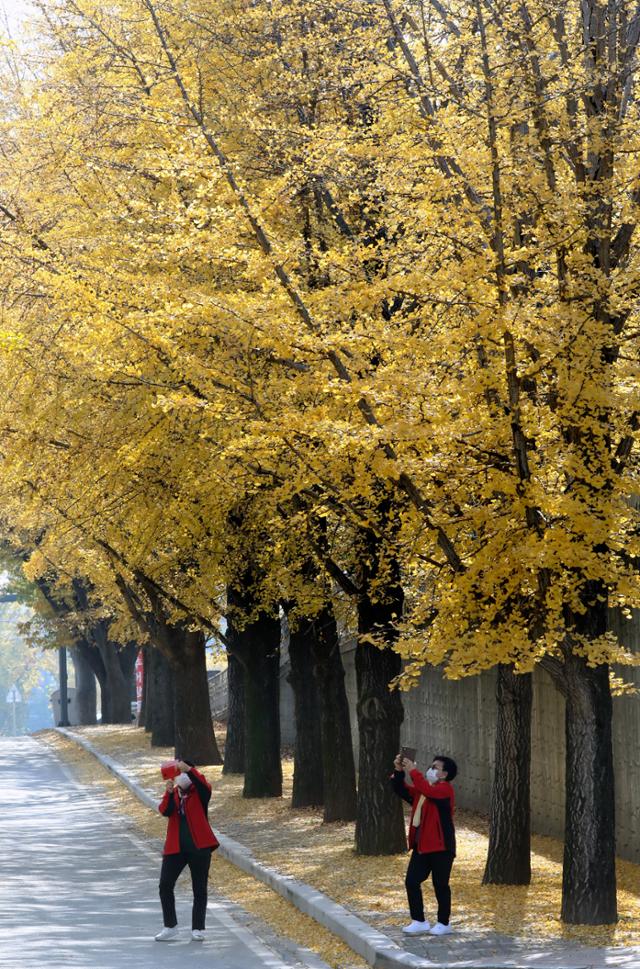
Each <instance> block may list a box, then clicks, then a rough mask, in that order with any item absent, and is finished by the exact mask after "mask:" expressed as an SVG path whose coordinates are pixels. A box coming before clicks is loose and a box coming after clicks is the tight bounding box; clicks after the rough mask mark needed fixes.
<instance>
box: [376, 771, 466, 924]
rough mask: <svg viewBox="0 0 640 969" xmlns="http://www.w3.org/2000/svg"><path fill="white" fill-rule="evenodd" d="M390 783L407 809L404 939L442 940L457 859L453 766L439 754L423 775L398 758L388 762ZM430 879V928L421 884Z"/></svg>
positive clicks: (447, 920) (448, 912)
mask: <svg viewBox="0 0 640 969" xmlns="http://www.w3.org/2000/svg"><path fill="white" fill-rule="evenodd" d="M393 767H394V771H393V774H392V777H391V784H392V786H393V789H394V791H395V792H396V794H397V795H398V796H399V797H401V798H402V799H403V800H404V801H407V802H408V803H409V804H410V805H411V816H410V819H409V849H410V850H411V859H410V861H409V867H408V868H407V875H406V879H405V887H406V890H407V899H408V902H409V912H410V914H411V922H410V924H409V925H406V926H405V927H404V928H403V930H402V931H403V932H405V933H406V934H407V935H420V934H421V933H424V932H428V933H429V934H430V935H447V934H448V933H449V932H451V926H450V925H449V918H450V915H451V889H450V888H449V877H450V875H451V867H452V865H453V859H454V858H455V855H456V833H455V827H454V823H453V812H454V792H453V787H452V785H451V781H452V780H453V779H454V777H455V776H456V774H457V773H458V768H457V767H456V764H455V761H453V760H451V758H450V757H443V756H441V755H440V754H438V755H437V756H436V757H434V759H433V762H432V764H431V767H430V768H429V770H428V771H427V772H426V774H422V772H421V771H419V770H418V769H417V766H416V764H415V762H414V761H413V760H410V759H409V758H408V757H404V756H403V755H402V754H398V756H397V757H396V759H395V760H394V762H393ZM429 875H431V878H432V881H433V888H434V892H435V896H436V901H437V903H438V920H437V922H436V923H435V925H434V926H431V925H430V924H429V922H427V921H426V920H425V917H424V901H423V897H422V883H423V882H424V881H425V880H426V879H427V878H428V877H429Z"/></svg>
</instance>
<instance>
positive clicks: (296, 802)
mask: <svg viewBox="0 0 640 969" xmlns="http://www.w3.org/2000/svg"><path fill="white" fill-rule="evenodd" d="M287 627H288V631H289V660H290V663H291V672H290V673H289V677H288V680H289V683H290V684H291V688H292V690H293V702H294V717H295V730H296V734H295V744H294V748H293V793H292V797H291V807H317V806H319V805H320V804H322V803H323V800H324V794H323V787H324V785H323V769H322V768H323V761H322V737H321V732H320V706H319V702H318V690H317V686H316V679H315V675H314V670H313V666H314V663H313V639H314V630H313V623H312V621H311V620H309V619H307V618H304V617H303V618H301V619H299V620H298V622H297V624H296V625H295V626H294V628H293V629H292V628H291V627H289V625H288V622H287Z"/></svg>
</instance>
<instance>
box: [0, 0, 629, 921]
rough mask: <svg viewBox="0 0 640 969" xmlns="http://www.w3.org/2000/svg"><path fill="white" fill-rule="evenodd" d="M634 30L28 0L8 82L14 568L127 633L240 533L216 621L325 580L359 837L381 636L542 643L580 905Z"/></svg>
mask: <svg viewBox="0 0 640 969" xmlns="http://www.w3.org/2000/svg"><path fill="white" fill-rule="evenodd" d="M43 27H44V25H43ZM639 32H640V21H639V20H638V17H637V15H636V14H635V12H634V11H632V10H631V8H629V7H628V5H627V4H625V3H620V4H609V5H608V6H606V7H605V6H603V5H601V4H598V3H596V2H595V0H590V2H589V3H586V4H584V5H582V7H581V8H580V9H579V10H578V9H576V10H575V11H567V10H565V9H564V7H561V6H560V5H559V4H555V3H549V2H546V0H539V2H538V0H536V2H535V3H534V2H530V3H527V2H526V0H507V2H505V3H503V4H501V5H500V6H499V7H498V8H496V7H495V6H494V4H493V3H490V2H488V0H475V2H473V3H462V2H461V3H453V4H449V5H447V7H446V8H445V7H443V6H442V5H441V4H440V3H439V2H438V0H429V2H427V0H395V2H394V0H383V2H381V3H379V4H370V3H363V2H359V0H344V2H342V3H340V4H333V3H331V2H330V3H327V4H324V5H323V7H322V10H320V11H319V10H318V9H317V5H314V4H310V3H308V2H307V0H291V2H287V3H280V2H275V3H271V4H269V5H266V4H251V5H250V4H246V3H241V2H237V3H225V4H222V5H217V4H214V5H213V6H212V5H211V4H210V3H207V4H204V3H202V2H198V0H180V2H177V0H167V2H163V3H161V4H160V3H159V4H156V3H154V2H153V0H121V2H119V3H116V4H114V5H110V7H109V8H108V9H106V8H104V9H103V8H98V7H97V5H95V4H93V3H89V2H87V0H60V2H57V3H54V4H52V5H50V7H49V8H48V10H47V25H46V29H43V32H42V40H41V43H40V47H39V51H38V55H37V80H36V81H35V82H33V81H31V82H30V81H29V80H28V79H26V80H25V81H24V83H23V84H21V85H19V86H17V85H16V84H15V82H14V81H12V80H11V79H9V78H7V79H5V80H4V82H3V83H4V84H5V85H6V86H7V88H8V90H9V92H10V98H9V97H8V98H5V101H7V102H8V103H10V104H11V108H10V110H8V111H7V114H6V120H5V127H6V133H7V142H6V149H5V154H4V157H3V160H2V161H1V162H0V166H1V168H2V173H1V179H2V192H3V202H2V205H3V208H2V218H3V236H2V241H3V250H2V253H3V262H2V279H3V292H4V293H5V294H6V295H5V302H4V306H5V315H4V323H3V325H4V333H3V348H2V368H3V373H4V375H5V383H6V386H7V387H8V390H9V392H8V394H7V395H6V399H5V400H4V401H3V405H2V412H1V415H0V423H1V428H2V435H1V438H0V441H1V448H2V469H1V471H0V475H1V480H2V485H3V489H4V491H5V492H6V493H7V495H8V500H7V504H6V506H5V510H4V515H5V517H6V519H7V522H12V523H13V526H16V525H17V526H18V527H19V528H21V529H22V530H24V531H27V532H28V533H29V534H31V535H36V536H38V539H39V541H38V553H37V555H36V556H35V557H34V560H33V562H32V566H31V567H32V569H33V574H35V573H37V571H38V569H40V568H42V569H45V568H46V567H47V560H50V561H54V562H55V563H56V566H57V568H59V569H62V570H66V571H67V572H69V573H70V574H75V573H80V574H83V575H85V576H89V577H90V579H91V583H92V585H93V586H94V587H95V588H97V589H98V590H99V594H100V598H101V601H103V602H104V603H105V604H107V605H108V606H109V607H110V608H111V609H112V610H113V615H114V616H118V617H120V618H119V619H116V624H117V622H120V623H122V630H121V631H122V632H123V633H126V630H127V629H130V626H128V625H127V624H128V623H130V621H131V616H130V614H133V615H136V613H137V614H138V616H139V617H141V618H144V616H145V615H147V617H148V616H149V614H150V612H153V609H154V605H153V604H154V602H155V609H156V612H157V610H158V608H160V609H161V611H162V617H163V622H164V623H165V626H167V625H169V626H170V625H171V624H174V625H179V624H183V627H182V628H183V629H187V628H188V629H189V630H194V629H196V628H198V629H199V630H200V633H201V632H202V630H203V629H205V628H208V627H216V625H217V623H218V620H219V616H220V613H221V611H222V608H223V606H222V602H223V599H224V595H225V591H226V590H227V588H228V587H229V583H230V582H232V581H233V580H235V579H237V577H238V576H239V575H241V574H242V570H243V567H244V566H245V565H246V561H245V559H244V558H243V542H244V548H245V550H247V549H250V550H251V559H252V561H251V563H250V564H251V566H252V570H253V573H254V574H260V577H261V578H260V583H259V586H260V590H259V593H258V595H257V598H256V597H254V605H253V606H252V610H251V611H250V613H249V615H247V616H245V619H246V620H247V621H250V620H251V619H252V618H255V616H256V615H257V614H258V613H259V612H260V610H261V609H263V608H264V607H267V608H268V609H269V610H271V615H272V616H273V614H274V609H275V608H276V604H277V603H278V602H279V601H283V600H286V601H287V602H296V603H299V604H300V608H303V607H304V609H306V610H307V612H310V613H311V614H312V615H314V614H315V615H320V614H321V613H322V610H323V609H326V608H328V607H329V606H330V605H331V595H330V593H331V587H330V585H329V583H330V582H338V583H342V589H343V592H344V593H345V594H346V595H351V596H352V597H353V599H354V602H355V603H356V611H357V613H358V627H359V633H360V641H359V646H358V662H359V663H360V668H359V671H360V683H359V685H360V696H359V704H358V712H359V717H360V729H361V745H362V746H361V764H360V804H359V807H358V811H359V817H358V821H359V824H358V837H359V842H358V844H359V845H360V847H361V848H364V849H365V850H367V849H371V850H379V849H380V845H381V841H382V840H383V837H384V838H385V839H386V841H387V847H389V846H391V848H392V849H393V846H394V844H395V843H396V842H395V841H394V839H395V838H396V837H397V838H398V839H399V838H400V837H401V818H400V815H399V813H397V812H396V815H395V816H392V814H391V813H389V812H390V811H391V809H390V808H389V812H387V808H388V807H389V803H390V802H388V801H387V800H386V798H387V795H386V794H385V793H384V781H385V767H384V765H385V761H390V759H391V756H390V755H391V754H392V753H393V752H394V748H396V747H397V739H398V736H399V726H400V722H401V717H402V712H401V705H400V702H399V698H398V696H397V694H389V692H388V689H387V688H388V683H389V680H390V679H394V678H397V677H398V676H399V674H400V672H401V666H400V657H401V656H402V657H404V659H405V660H406V661H407V665H406V666H405V669H404V674H403V680H402V682H403V683H404V685H411V683H412V682H413V681H414V680H415V678H416V677H417V676H418V674H419V671H420V670H421V668H422V667H423V666H424V664H425V663H432V664H442V665H443V666H444V668H445V671H446V673H447V675H449V676H452V677H460V676H466V675H473V674H475V673H478V672H480V671H481V670H484V669H487V668H490V667H492V666H496V665H497V666H498V667H499V670H500V677H501V683H502V685H503V687H504V689H505V690H507V691H508V690H510V689H511V690H513V689H515V688H516V684H519V685H520V684H526V683H527V679H526V677H527V675H528V674H529V672H530V671H531V670H532V669H533V667H534V666H535V665H536V664H540V665H542V666H543V667H544V668H545V669H547V670H548V671H549V673H550V674H551V675H552V676H553V678H554V681H555V682H556V683H557V685H558V686H559V688H560V689H561V690H562V691H563V692H564V693H565V695H566V701H567V702H566V710H567V831H566V852H565V882H564V893H563V917H564V918H565V919H566V920H568V921H577V922H607V921H612V920H614V919H615V914H616V912H615V863H614V827H613V800H614V791H613V773H612V769H611V764H612V755H611V735H610V734H611V730H610V724H611V709H612V707H611V690H610V682H609V681H610V665H611V664H612V663H622V664H625V663H627V664H628V663H631V662H634V660H635V658H634V656H633V655H631V654H630V653H629V651H628V650H627V649H626V648H625V647H623V646H622V645H621V644H620V643H619V642H618V641H617V639H616V636H615V634H614V632H613V629H612V628H611V626H610V623H609V621H608V616H609V610H610V609H611V608H616V609H617V610H619V611H620V614H623V615H624V614H625V613H629V612H630V610H632V609H634V608H637V606H638V592H639V585H638V576H637V567H636V566H637V558H638V549H637V542H638V538H637V534H638V512H637V509H636V508H635V506H634V503H633V501H631V496H633V495H634V494H635V493H636V490H637V484H636V477H637V457H636V454H635V451H634V445H635V439H636V436H637V432H638V420H637V413H638V400H637V394H638V391H637V387H638V381H637V376H638V374H637V352H636V351H635V337H636V335H637V333H636V315H635V308H636V300H637V292H636V288H637V265H636V264H637V250H636V246H635V217H636V212H637V206H638V201H640V196H639V195H638V188H637V184H636V179H637V175H636V169H637V156H636V151H637V146H636V142H635V138H636V134H635V132H636V128H637V121H638V119H637V109H636V104H635V98H634V71H635V59H634V58H635V51H636V47H637V43H638V33H639ZM32 56H34V55H32ZM239 502H241V503H243V504H244V506H245V507H249V508H251V514H250V516H249V517H248V518H247V519H246V520H245V522H243V527H245V528H246V529H247V531H246V532H245V534H244V538H243V542H238V541H237V534H234V530H233V529H232V528H230V524H229V523H230V521H232V519H233V513H234V511H235V510H236V509H237V508H238V505H239ZM43 532H44V535H45V537H44V539H42V538H41V533H43ZM265 536H267V537H266V538H265ZM38 556H39V557H38ZM309 561H311V562H312V563H313V568H314V569H318V570H321V571H322V573H323V575H325V576H326V579H325V580H324V581H323V582H321V583H315V586H316V588H315V593H316V594H315V595H314V588H313V587H314V582H313V581H311V582H310V581H309V578H308V576H309V571H308V563H309ZM312 572H313V570H312ZM123 584H124V589H123ZM318 589H320V590H322V592H321V594H318ZM126 590H128V593H129V595H131V593H132V592H133V599H132V601H131V602H130V603H129V605H130V606H131V608H130V609H129V614H128V613H127V612H126V611H125V610H123V601H126V595H127V592H126ZM252 591H253V592H256V591H257V590H256V589H253V590H252ZM123 594H124V600H123ZM185 622H186V624H187V625H186V626H184V623H185ZM378 647H381V648H378ZM394 650H395V652H394ZM522 692H523V694H526V689H523V691H522ZM503 709H506V706H505V705H503ZM520 723H521V725H522V729H523V730H525V729H526V716H522V717H521V718H520ZM511 754H513V751H511ZM509 755H510V752H509V750H506V749H505V753H504V757H505V760H506V759H507V758H508V757H509ZM505 766H509V765H505ZM504 800H505V798H504V797H503V801H504ZM525 800H526V798H525ZM520 803H522V802H520ZM523 810H524V805H523ZM386 816H388V817H390V818H391V822H390V823H389V825H388V826H386V827H385V824H386V822H383V820H382V818H383V817H386ZM496 817H499V812H496ZM503 820H504V819H503ZM503 829H504V824H503ZM499 833H500V831H499V830H498V834H499ZM493 834H494V835H495V834H496V829H495V828H494V831H493ZM368 839H370V840H368ZM499 840H500V839H499V838H498V839H497V841H498V847H499ZM397 843H398V844H399V840H398V842H397ZM508 847H510V845H508Z"/></svg>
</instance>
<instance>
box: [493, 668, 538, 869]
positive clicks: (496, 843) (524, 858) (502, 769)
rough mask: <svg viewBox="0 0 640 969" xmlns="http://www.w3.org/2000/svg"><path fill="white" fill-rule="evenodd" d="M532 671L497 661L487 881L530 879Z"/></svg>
mask: <svg viewBox="0 0 640 969" xmlns="http://www.w3.org/2000/svg"><path fill="white" fill-rule="evenodd" d="M531 681H532V677H531V674H530V673H523V674H521V675H517V674H516V673H515V671H514V669H513V666H511V665H505V664H500V665H499V666H498V679H497V687H496V701H497V723H496V748H495V749H496V758H495V770H494V775H493V788H492V791H491V810H490V817H489V849H488V854H487V863H486V867H485V870H484V877H483V879H482V881H483V884H485V885H528V884H529V883H530V881H531V808H530V766H531V701H532V683H531Z"/></svg>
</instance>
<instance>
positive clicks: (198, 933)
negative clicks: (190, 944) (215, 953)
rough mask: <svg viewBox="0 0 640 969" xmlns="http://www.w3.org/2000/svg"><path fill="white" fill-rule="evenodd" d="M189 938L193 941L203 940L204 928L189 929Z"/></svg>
mask: <svg viewBox="0 0 640 969" xmlns="http://www.w3.org/2000/svg"><path fill="white" fill-rule="evenodd" d="M191 938H192V939H193V941H194V942H204V929H191Z"/></svg>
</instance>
